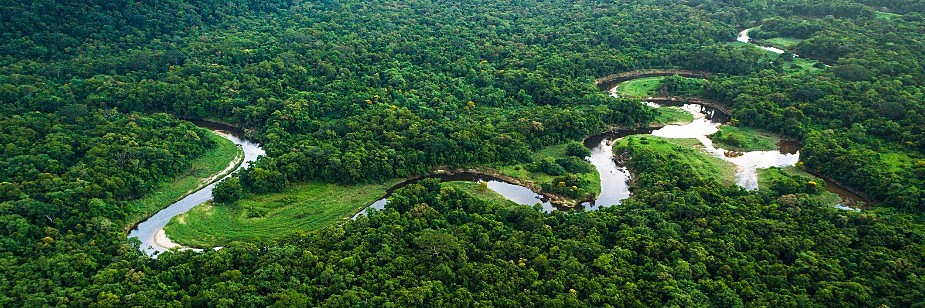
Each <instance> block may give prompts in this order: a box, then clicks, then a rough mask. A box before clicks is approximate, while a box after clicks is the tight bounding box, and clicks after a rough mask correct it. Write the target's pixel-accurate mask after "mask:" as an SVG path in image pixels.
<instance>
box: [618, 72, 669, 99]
mask: <svg viewBox="0 0 925 308" xmlns="http://www.w3.org/2000/svg"><path fill="white" fill-rule="evenodd" d="M663 79H665V77H664V76H659V77H646V78H637V79H633V80H628V81H625V82H622V83H620V84H619V85H618V86H617V92H618V93H620V95H621V96H626V97H648V96H655V95H657V94H658V90H659V85H660V84H661V81H662V80H663Z"/></svg>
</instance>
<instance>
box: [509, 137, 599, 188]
mask: <svg viewBox="0 0 925 308" xmlns="http://www.w3.org/2000/svg"><path fill="white" fill-rule="evenodd" d="M566 156H567V155H565V144H557V145H551V146H548V147H545V148H542V149H540V150H538V151H536V152H534V153H533V154H532V155H531V158H532V159H533V161H534V162H537V161H541V160H543V159H546V158H552V159H557V158H563V157H566ZM584 163H586V164H587V165H588V166H589V167H590V168H589V169H590V170H591V171H590V172H585V173H578V174H575V175H576V176H578V177H579V178H581V179H582V181H584V182H585V183H587V185H586V186H587V187H585V188H584V189H585V191H587V195H586V196H584V197H583V198H588V197H590V198H594V197H597V195H599V194H600V193H601V176H600V174H598V173H597V169H596V168H594V166H593V165H591V163H590V162H587V161H584ZM493 168H494V169H497V170H498V171H500V172H501V173H502V174H504V175H507V176H511V177H514V178H517V179H519V180H521V181H524V182H529V183H534V184H536V185H537V186H539V184H541V183H551V182H552V181H553V179H554V178H556V176H553V175H550V174H547V173H544V172H534V171H530V164H515V165H505V166H493Z"/></svg>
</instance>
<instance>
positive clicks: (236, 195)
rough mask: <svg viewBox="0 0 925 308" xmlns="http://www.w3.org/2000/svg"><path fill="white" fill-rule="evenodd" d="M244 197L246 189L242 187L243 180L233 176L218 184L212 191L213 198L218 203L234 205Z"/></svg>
mask: <svg viewBox="0 0 925 308" xmlns="http://www.w3.org/2000/svg"><path fill="white" fill-rule="evenodd" d="M243 196H244V187H242V186H241V179H240V178H238V177H236V176H232V177H229V178H227V179H225V180H223V181H221V182H219V183H218V184H216V185H215V188H214V189H212V198H213V199H214V200H215V202H216V203H226V204H227V203H234V202H235V201H238V200H239V199H241V197H243Z"/></svg>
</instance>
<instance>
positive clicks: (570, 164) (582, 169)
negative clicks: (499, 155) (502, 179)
mask: <svg viewBox="0 0 925 308" xmlns="http://www.w3.org/2000/svg"><path fill="white" fill-rule="evenodd" d="M588 155H591V152H590V151H589V150H588V149H587V148H586V147H584V145H582V144H580V143H577V142H571V143H563V144H557V145H552V146H548V147H544V148H542V149H540V150H539V151H536V152H534V153H532V154H531V155H530V158H531V161H532V162H531V163H521V164H514V165H502V166H497V167H496V168H495V169H497V170H498V171H499V172H501V173H502V174H504V175H507V176H511V177H514V178H517V179H519V180H521V181H524V182H527V183H532V184H534V185H537V186H539V187H542V188H543V190H545V191H549V192H553V193H557V194H560V195H562V196H564V197H566V198H570V199H573V200H588V199H593V198H594V197H596V196H597V195H598V194H600V193H601V178H600V174H598V173H597V169H596V168H595V167H594V165H592V164H591V163H590V162H588V161H586V160H584V158H585V157H587V156H588ZM566 184H567V185H566ZM572 186H575V188H574V189H573V188H572Z"/></svg>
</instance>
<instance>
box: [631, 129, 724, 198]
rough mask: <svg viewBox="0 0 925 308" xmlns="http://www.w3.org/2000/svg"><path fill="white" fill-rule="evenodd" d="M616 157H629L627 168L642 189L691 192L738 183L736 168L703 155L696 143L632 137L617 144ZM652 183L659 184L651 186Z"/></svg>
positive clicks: (694, 141)
mask: <svg viewBox="0 0 925 308" xmlns="http://www.w3.org/2000/svg"><path fill="white" fill-rule="evenodd" d="M613 150H614V153H615V154H616V155H619V156H624V157H630V158H631V159H630V161H629V163H628V164H627V167H628V168H629V169H630V171H633V174H634V177H635V178H636V179H635V181H637V182H640V181H642V183H640V186H656V187H659V188H661V189H665V188H667V187H677V188H680V189H688V188H690V187H693V186H698V185H703V184H704V183H705V182H708V181H713V182H720V183H723V184H726V185H731V184H734V183H735V170H736V167H735V166H734V165H732V164H731V163H729V162H726V161H724V160H722V159H720V158H716V157H713V156H711V155H710V154H708V153H706V152H704V151H703V145H701V144H700V143H699V141H697V140H696V139H667V138H661V137H653V136H643V135H636V136H629V137H626V138H623V139H621V140H620V141H619V142H617V143H616V144H614V147H613ZM650 172H651V173H653V174H654V173H664V174H666V175H667V179H666V177H665V176H657V177H656V176H646V175H645V173H650ZM650 180H657V181H658V182H657V183H656V182H653V183H650V182H648V181H650Z"/></svg>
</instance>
